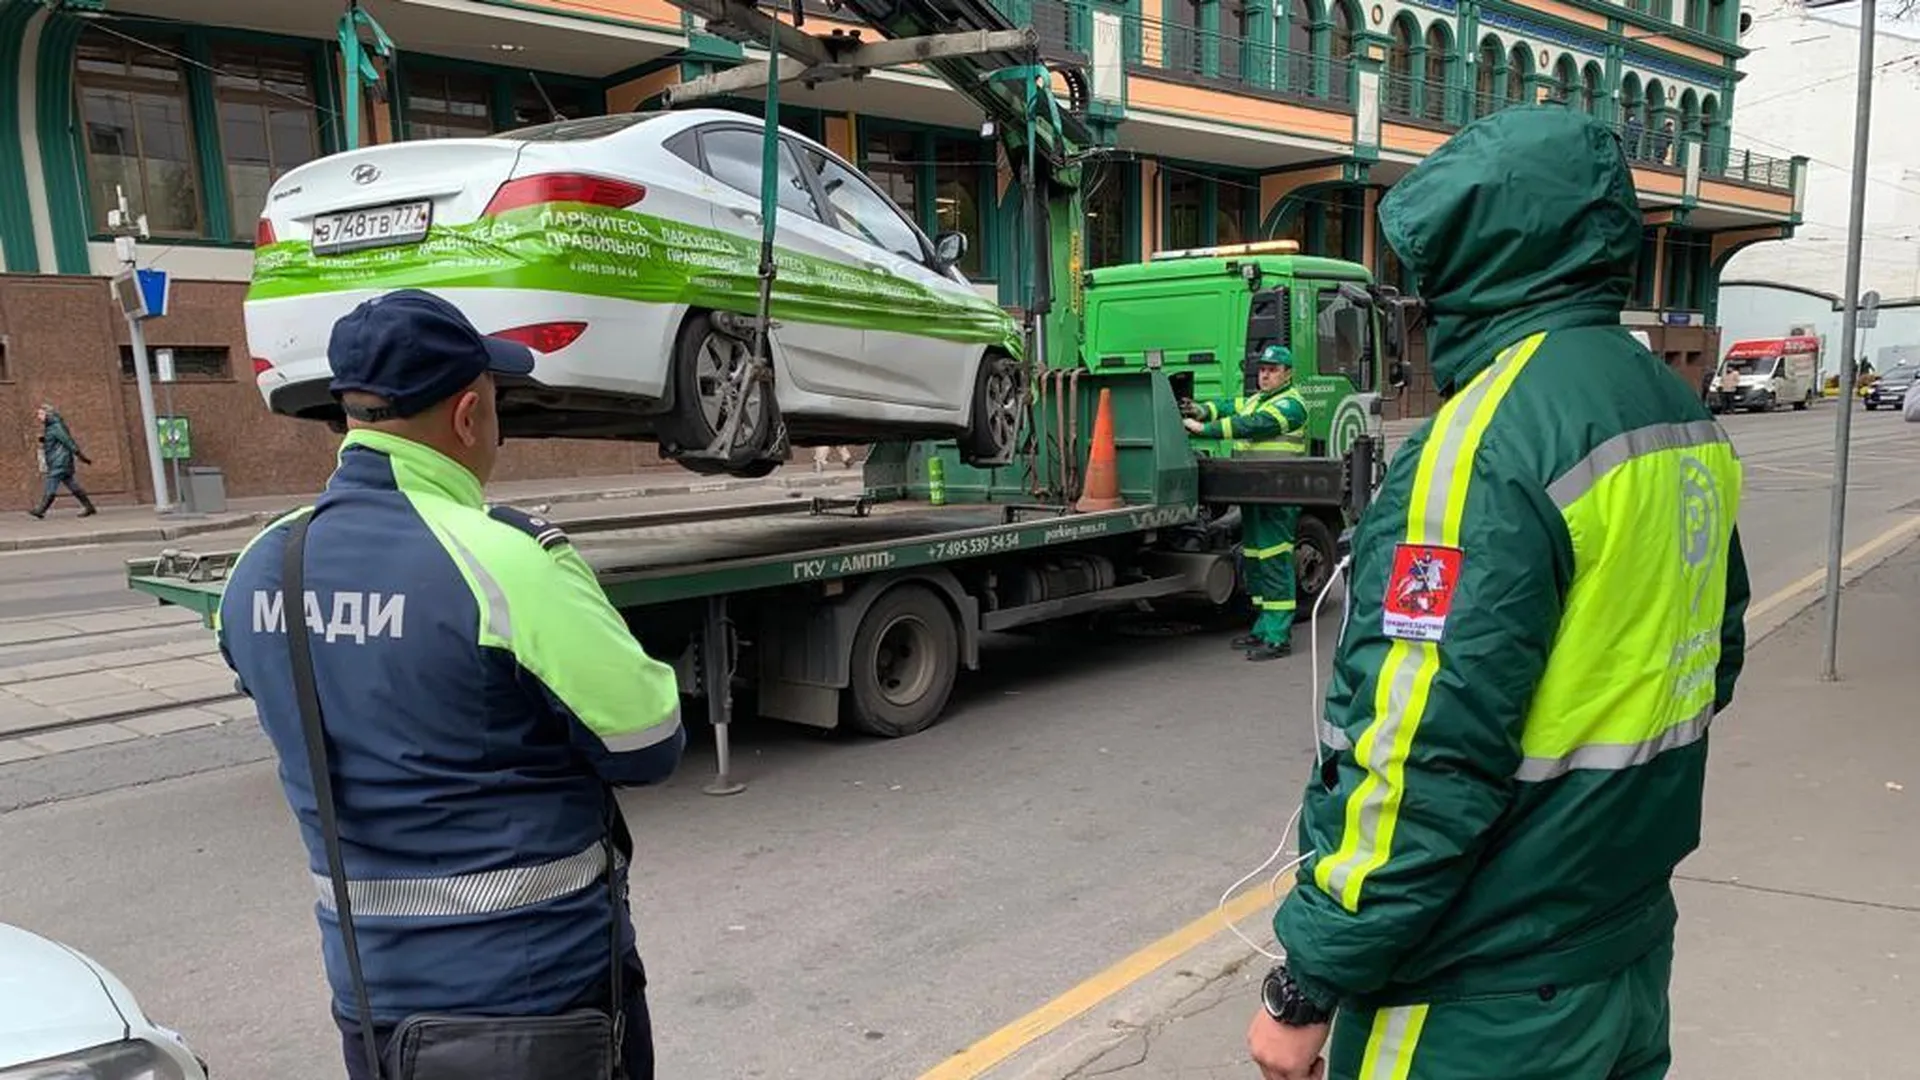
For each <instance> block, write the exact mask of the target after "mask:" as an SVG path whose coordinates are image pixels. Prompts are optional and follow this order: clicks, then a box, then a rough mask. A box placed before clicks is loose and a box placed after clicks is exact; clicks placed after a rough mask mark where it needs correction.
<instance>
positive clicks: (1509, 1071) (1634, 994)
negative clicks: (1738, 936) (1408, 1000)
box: [1327, 941, 1673, 1080]
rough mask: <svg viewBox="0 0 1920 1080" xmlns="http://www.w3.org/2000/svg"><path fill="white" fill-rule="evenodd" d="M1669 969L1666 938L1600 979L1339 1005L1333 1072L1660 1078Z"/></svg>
mask: <svg viewBox="0 0 1920 1080" xmlns="http://www.w3.org/2000/svg"><path fill="white" fill-rule="evenodd" d="M1672 972H1673V943H1672V942H1671V941H1668V942H1667V943H1666V944H1664V945H1661V946H1660V947H1659V948H1657V949H1655V950H1653V951H1652V952H1650V953H1648V954H1647V955H1646V956H1643V957H1641V958H1640V959H1638V960H1636V961H1634V962H1633V963H1632V964H1630V965H1628V966H1627V967H1626V968H1625V969H1624V970H1622V971H1621V972H1620V973H1618V974H1616V975H1614V976H1613V977H1612V978H1610V979H1606V980H1603V981H1601V982H1595V983H1586V984H1583V985H1579V986H1546V987H1541V988H1540V989H1538V990H1532V991H1528V992H1526V993H1522V994H1501V995H1493V996H1488V997H1477V998H1470V999H1467V1000H1464V1001H1448V1002H1442V1003H1441V1004H1438V1005H1411V1006H1404V1007H1401V1008H1393V1009H1380V1010H1377V1011H1367V1010H1360V1011H1346V1010H1342V1011H1341V1012H1340V1014H1339V1015H1338V1016H1337V1017H1336V1018H1335V1020H1334V1024H1333V1039H1332V1043H1331V1045H1330V1046H1329V1047H1328V1050H1327V1064H1328V1069H1327V1080H1660V1078H1661V1077H1664V1076H1666V1075H1667V1065H1668V1063H1669V1062H1670V1061H1671V1060H1672V1053H1671V1050H1670V1048H1669V1046H1668V1042H1667V981H1668V978H1669V976H1671V974H1672Z"/></svg>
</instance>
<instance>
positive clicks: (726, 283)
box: [247, 203, 1022, 357]
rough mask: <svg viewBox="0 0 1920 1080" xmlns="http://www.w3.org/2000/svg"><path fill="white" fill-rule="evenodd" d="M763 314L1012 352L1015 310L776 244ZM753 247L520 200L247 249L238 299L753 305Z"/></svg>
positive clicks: (639, 219)
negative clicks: (414, 237)
mask: <svg viewBox="0 0 1920 1080" xmlns="http://www.w3.org/2000/svg"><path fill="white" fill-rule="evenodd" d="M774 258H775V262H776V264H777V265H778V267H779V274H778V275H777V276H776V277H775V279H774V290H773V317H774V318H775V319H785V320H791V321H793V322H801V323H815V324H827V325H835V326H852V327H858V328H861V329H866V330H884V331H895V332H899V333H905V334H913V335H916V336H921V337H934V338H941V339H943V340H949V341H967V342H982V343H986V344H991V345H998V346H1001V347H1002V348H1004V349H1006V350H1007V351H1008V352H1009V353H1010V354H1011V355H1013V356H1016V357H1018V356H1021V355H1022V349H1021V346H1020V339H1019V334H1018V331H1017V329H1016V328H1015V326H1014V323H1013V320H1012V319H1011V318H1010V317H1009V316H1008V315H1007V313H1006V312H1005V311H1002V310H1001V309H1000V307H999V306H998V305H997V304H994V303H993V302H992V301H990V300H988V299H986V298H985V297H981V296H974V297H966V296H960V297H956V296H949V295H942V294H940V293H937V292H935V291H934V290H932V289H929V288H927V287H926V286H924V285H921V284H919V283H918V282H914V281H908V280H905V279H902V278H899V277H896V276H894V275H892V274H886V273H881V272H875V271H871V270H867V269H865V268H855V267H851V266H846V265H843V264H841V263H837V262H834V261H831V260H828V259H822V258H818V257H815V256H811V255H804V254H801V253H799V252H796V251H792V250H789V249H786V248H780V249H777V250H776V252H775V256H774ZM759 263H760V253H759V248H758V245H757V244H756V243H755V242H754V241H753V240H751V239H749V238H747V237H744V236H734V235H732V234H729V233H725V232H721V231H720V230H718V229H711V228H704V227H701V226H698V225H688V224H686V223H683V222H678V221H670V220H668V219H666V218H662V217H657V216H654V215H651V214H642V213H636V212H633V211H630V210H619V209H613V208H609V207H604V206H593V205H588V204H584V203H550V204H546V205H542V206H529V207H521V208H518V209H515V210H510V211H508V212H506V213H504V214H499V215H497V216H494V217H489V218H483V219H481V220H479V221H475V222H471V223H468V224H463V225H435V226H434V227H433V230H432V232H431V233H430V234H429V235H428V236H427V238H426V239H425V240H423V241H421V242H419V243H417V244H410V245H406V246H400V247H388V248H374V249H370V250H365V251H356V252H352V253H349V254H344V255H327V256H316V255H314V254H313V252H312V251H311V249H310V248H309V247H308V245H307V243H306V242H305V241H300V240H287V241H282V242H280V243H277V244H269V245H267V246H265V247H262V248H259V249H258V250H257V251H256V252H255V253H254V271H253V283H252V286H251V288H249V289H248V291H247V299H248V300H249V301H255V300H280V299H285V298H289V297H298V296H311V295H315V294H319V293H327V292H333V291H337V290H341V289H380V290H387V289H402V288H429V289H456V288H461V289H472V288H482V289H484V288H497V289H547V290H552V291H554V292H563V293H571V294H576V295H586V296H598V297H607V298H611V299H620V300H633V301H637V302H641V303H657V304H690V305H693V306H695V307H704V308H712V309H715V310H722V311H733V312H738V313H740V314H743V315H747V314H752V313H753V312H754V311H755V310H756V307H757V305H758V303H759Z"/></svg>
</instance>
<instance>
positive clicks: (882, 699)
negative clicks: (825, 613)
mask: <svg viewBox="0 0 1920 1080" xmlns="http://www.w3.org/2000/svg"><path fill="white" fill-rule="evenodd" d="M848 669H849V675H850V679H851V681H850V682H849V684H848V687H847V690H848V695H847V699H846V700H847V722H848V723H850V724H852V725H853V727H854V728H855V729H857V730H859V731H863V732H866V733H867V734H869V735H878V736H880V737H881V738H884V739H898V738H901V737H902V736H906V735H915V734H918V733H920V732H922V731H925V730H926V729H928V728H930V727H932V726H933V724H934V721H936V720H938V719H940V712H941V710H943V709H945V708H946V707H947V697H948V695H949V694H951V693H952V692H953V680H954V676H955V675H956V674H958V673H959V670H960V629H959V627H957V626H955V625H954V622H953V615H952V613H951V612H949V611H948V610H947V605H946V604H944V603H942V602H941V600H940V598H939V597H938V596H936V595H934V593H933V591H932V590H931V589H928V588H927V587H926V586H924V585H900V586H896V587H894V588H892V589H888V590H887V591H886V592H884V593H882V594H881V595H880V598H879V599H878V600H875V601H874V602H873V606H872V607H870V608H868V609H867V613H866V615H865V616H864V617H863V618H862V619H861V620H860V629H859V630H858V631H857V632H855V634H854V635H853V656H852V658H851V660H850V661H849V663H848Z"/></svg>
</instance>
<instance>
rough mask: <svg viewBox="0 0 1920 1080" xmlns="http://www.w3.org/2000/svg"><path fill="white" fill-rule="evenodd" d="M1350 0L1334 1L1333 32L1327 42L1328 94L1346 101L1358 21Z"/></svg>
mask: <svg viewBox="0 0 1920 1080" xmlns="http://www.w3.org/2000/svg"><path fill="white" fill-rule="evenodd" d="M1353 11H1354V9H1353V6H1352V5H1351V4H1350V3H1349V2H1348V0H1333V32H1332V36H1331V37H1330V38H1329V39H1328V41H1327V58H1328V61H1329V62H1328V64H1327V94H1328V96H1329V97H1331V98H1332V99H1333V100H1335V101H1346V100H1347V98H1348V96H1349V95H1348V90H1349V89H1350V81H1349V80H1350V77H1351V75H1352V74H1353V31H1354V24H1355V23H1356V22H1357V21H1358V20H1357V19H1356V18H1355V17H1354V13H1353Z"/></svg>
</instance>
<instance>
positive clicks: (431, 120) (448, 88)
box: [402, 67, 494, 139]
mask: <svg viewBox="0 0 1920 1080" xmlns="http://www.w3.org/2000/svg"><path fill="white" fill-rule="evenodd" d="M402 77H403V78H404V80H405V82H406V88H407V106H406V112H405V116H406V121H407V138H409V139H471V138H480V137H484V136H487V135H491V134H493V130H494V128H493V84H492V81H491V80H490V79H488V78H487V77H486V76H485V75H482V74H478V73H475V72H453V71H436V70H434V69H432V68H427V69H425V70H422V69H420V68H416V67H405V68H404V70H403V74H402Z"/></svg>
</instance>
